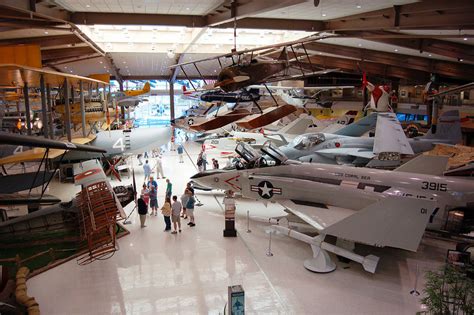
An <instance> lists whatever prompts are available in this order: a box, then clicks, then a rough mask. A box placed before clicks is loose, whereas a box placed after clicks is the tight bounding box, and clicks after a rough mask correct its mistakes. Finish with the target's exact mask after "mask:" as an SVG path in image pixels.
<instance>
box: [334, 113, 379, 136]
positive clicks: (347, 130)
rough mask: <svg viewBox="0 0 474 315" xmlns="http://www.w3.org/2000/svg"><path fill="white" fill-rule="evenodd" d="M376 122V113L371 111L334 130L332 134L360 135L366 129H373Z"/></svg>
mask: <svg viewBox="0 0 474 315" xmlns="http://www.w3.org/2000/svg"><path fill="white" fill-rule="evenodd" d="M376 123H377V113H372V114H370V115H368V116H365V117H364V118H361V119H359V120H358V121H356V122H353V123H352V124H350V125H348V126H346V127H343V128H341V129H339V130H338V131H336V132H334V134H336V135H341V136H350V137H360V136H362V135H363V134H364V133H366V132H367V131H370V130H371V129H374V128H375V125H376Z"/></svg>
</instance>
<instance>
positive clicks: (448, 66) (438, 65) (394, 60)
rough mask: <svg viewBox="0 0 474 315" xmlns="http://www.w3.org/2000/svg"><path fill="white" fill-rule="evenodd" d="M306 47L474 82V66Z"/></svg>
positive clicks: (374, 52)
mask: <svg viewBox="0 0 474 315" xmlns="http://www.w3.org/2000/svg"><path fill="white" fill-rule="evenodd" d="M305 46H306V48H307V49H308V50H313V51H318V52H324V53H328V54H333V55H339V56H344V57H348V58H354V59H358V60H365V61H370V62H375V63H380V64H385V65H391V66H397V67H402V68H410V69H415V70H419V71H424V72H428V73H438V74H440V75H442V76H447V77H454V78H460V79H465V80H471V81H474V66H473V65H469V64H463V63H457V62H450V61H444V60H436V59H430V58H423V57H417V56H411V55H403V54H398V53H389V52H384V51H378V50H371V49H364V48H355V47H348V46H341V45H333V44H325V43H321V42H315V43H310V44H306V45H305Z"/></svg>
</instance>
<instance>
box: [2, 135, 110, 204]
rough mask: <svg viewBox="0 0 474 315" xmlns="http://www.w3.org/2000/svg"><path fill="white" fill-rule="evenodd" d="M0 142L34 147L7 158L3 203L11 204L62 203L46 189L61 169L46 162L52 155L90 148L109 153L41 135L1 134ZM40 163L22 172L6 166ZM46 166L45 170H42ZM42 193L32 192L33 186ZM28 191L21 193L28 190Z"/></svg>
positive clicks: (91, 149) (3, 184) (95, 148)
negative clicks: (47, 192)
mask: <svg viewBox="0 0 474 315" xmlns="http://www.w3.org/2000/svg"><path fill="white" fill-rule="evenodd" d="M0 144H2V145H14V146H27V147H34V149H31V150H29V151H25V152H20V153H18V154H16V155H13V156H10V157H7V158H3V159H1V160H2V163H0V164H1V165H2V174H1V175H0V204H1V205H4V206H9V205H36V206H38V205H47V204H54V203H58V202H59V201H60V200H59V199H57V198H56V197H53V196H49V195H45V192H46V189H47V187H48V185H49V183H50V181H51V179H52V178H53V176H54V175H55V173H56V172H57V168H55V169H51V168H50V167H49V165H48V164H47V163H46V160H47V159H48V158H54V157H60V158H61V159H62V158H64V155H65V154H66V152H68V151H86V152H95V153H105V152H106V151H105V150H103V149H100V148H97V147H94V146H90V145H82V144H77V143H71V142H63V141H57V140H50V139H44V138H40V137H29V136H22V135H14V134H8V133H3V132H2V133H0ZM25 162H40V164H39V166H38V169H37V171H36V172H25V173H21V174H8V173H7V171H6V169H5V168H4V167H3V165H4V164H7V163H25ZM43 166H44V170H41V169H42V167H43ZM40 186H41V189H40V191H41V192H40V193H39V194H37V193H32V190H33V188H36V187H40ZM26 190H28V193H26V194H25V193H22V194H18V192H21V191H26Z"/></svg>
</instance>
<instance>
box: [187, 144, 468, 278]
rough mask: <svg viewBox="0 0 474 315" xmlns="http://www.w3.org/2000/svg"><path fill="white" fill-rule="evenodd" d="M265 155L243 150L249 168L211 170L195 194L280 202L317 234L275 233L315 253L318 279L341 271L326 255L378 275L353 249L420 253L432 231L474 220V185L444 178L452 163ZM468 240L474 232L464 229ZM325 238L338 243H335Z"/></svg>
mask: <svg viewBox="0 0 474 315" xmlns="http://www.w3.org/2000/svg"><path fill="white" fill-rule="evenodd" d="M261 150H262V152H264V153H265V154H266V155H268V156H270V157H272V159H273V160H275V161H277V165H276V166H272V167H267V166H268V164H269V163H268V162H267V160H266V159H265V158H263V157H262V156H261V155H259V153H258V152H256V151H255V150H254V149H252V148H251V147H250V146H248V145H246V144H244V143H241V144H239V145H238V146H237V148H236V152H237V153H239V154H240V156H241V157H242V158H243V159H244V160H245V161H246V163H247V164H246V165H244V164H243V163H242V165H240V167H238V169H232V170H208V171H204V172H200V173H198V174H196V175H194V176H192V177H191V179H192V181H193V182H194V183H195V185H196V186H201V187H207V188H208V189H209V188H211V189H222V190H226V191H229V190H231V191H233V192H236V193H240V194H241V195H242V197H244V198H249V199H254V200H261V201H264V202H269V201H271V202H277V203H279V204H280V205H282V206H283V207H284V208H285V209H286V210H287V212H289V213H290V214H292V215H294V216H296V217H298V218H299V219H301V220H303V221H304V222H305V223H307V224H309V225H310V226H311V227H313V228H314V229H316V230H317V232H318V234H319V235H318V236H316V237H312V236H309V235H306V234H303V233H301V232H298V231H296V230H294V229H291V228H287V227H283V226H281V225H274V226H273V228H274V229H275V230H277V231H280V232H283V234H284V235H288V236H290V237H293V238H295V239H297V240H300V241H303V242H306V243H307V244H309V245H310V246H311V249H312V251H313V257H312V258H311V259H308V260H306V261H305V262H304V266H305V267H306V268H307V269H309V270H311V271H314V272H320V273H327V272H331V271H333V270H335V269H336V265H335V263H334V262H333V261H332V258H331V257H330V256H329V254H328V253H329V252H331V253H333V254H336V255H339V256H342V257H345V258H348V259H350V260H353V261H355V262H358V263H360V264H362V266H363V268H364V270H366V271H368V272H371V273H374V272H375V270H376V267H377V263H378V260H379V258H378V257H376V256H374V255H367V256H362V255H359V254H356V253H355V252H354V251H353V250H354V248H355V243H363V244H367V245H371V246H376V247H385V246H388V247H394V248H400V249H405V250H409V251H416V250H417V248H418V245H419V243H420V241H421V238H422V236H423V233H424V231H425V229H426V228H427V227H430V228H434V229H444V227H446V226H448V225H447V224H446V223H447V222H448V221H449V219H450V218H451V219H452V218H453V216H454V217H456V218H457V219H459V217H463V218H464V219H469V218H470V219H471V220H472V216H473V211H474V209H473V206H474V182H473V181H472V180H468V179H462V178H455V177H448V176H443V175H442V173H443V172H444V170H445V169H446V164H447V157H439V156H436V157H435V156H428V155H420V156H418V157H417V158H415V159H413V160H411V161H409V162H407V163H406V164H404V165H402V166H401V167H399V168H397V169H396V170H395V171H387V170H376V169H367V168H355V167H351V166H341V165H328V164H320V163H304V162H298V161H291V160H288V159H287V157H286V156H285V155H284V154H283V152H281V151H280V150H278V148H276V147H272V146H271V145H270V146H268V147H263V148H262V149H261ZM464 228H465V229H468V230H467V231H461V232H469V231H470V229H472V226H464ZM326 236H333V237H336V238H337V242H336V243H335V244H334V243H332V242H331V243H330V242H329V241H328V240H327V239H326Z"/></svg>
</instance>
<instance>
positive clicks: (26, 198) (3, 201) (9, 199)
mask: <svg viewBox="0 0 474 315" xmlns="http://www.w3.org/2000/svg"><path fill="white" fill-rule="evenodd" d="M60 202H61V199H59V198H58V197H55V196H52V195H43V196H41V195H40V194H2V195H0V205H2V206H14V205H31V204H41V205H54V204H57V203H60Z"/></svg>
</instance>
